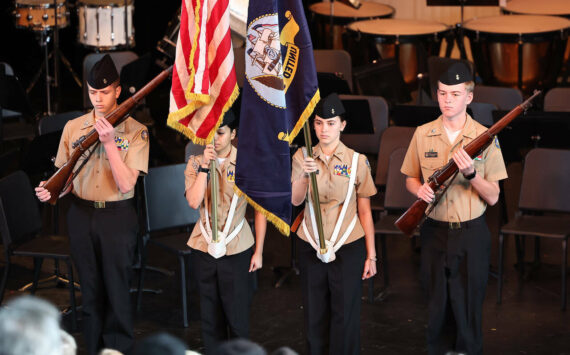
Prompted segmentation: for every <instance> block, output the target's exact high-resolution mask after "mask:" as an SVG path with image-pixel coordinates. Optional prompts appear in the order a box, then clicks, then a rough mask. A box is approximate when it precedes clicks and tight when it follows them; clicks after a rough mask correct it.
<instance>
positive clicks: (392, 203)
mask: <svg viewBox="0 0 570 355" xmlns="http://www.w3.org/2000/svg"><path fill="white" fill-rule="evenodd" d="M406 152H407V148H398V149H396V150H394V151H393V152H392V154H391V155H390V160H389V164H388V173H387V175H388V176H387V179H386V193H385V195H384V211H383V212H382V213H381V216H380V219H379V220H378V221H377V222H376V224H375V225H374V234H375V235H376V236H378V237H380V247H381V249H382V250H381V253H382V254H381V259H380V260H381V268H380V269H382V273H383V275H384V291H383V292H385V291H386V290H387V288H388V286H389V285H390V279H389V276H388V270H389V269H388V256H387V254H388V253H387V249H386V236H387V235H402V232H401V231H400V230H399V229H398V228H397V227H396V226H394V222H396V220H397V219H398V218H399V217H400V215H401V214H402V213H403V212H404V211H405V210H407V209H408V208H409V207H410V206H411V205H412V204H413V203H414V202H415V201H416V198H415V196H414V195H412V194H411V193H410V192H409V191H408V190H407V189H406V176H405V175H404V174H402V173H401V172H400V168H401V167H402V163H403V162H404V157H405V156H406ZM417 235H419V233H418V232H416V233H415V234H414V236H417ZM373 290H374V279H373V278H370V281H369V298H370V301H372V300H373V297H374V296H373Z"/></svg>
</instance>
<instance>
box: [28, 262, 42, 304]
mask: <svg viewBox="0 0 570 355" xmlns="http://www.w3.org/2000/svg"><path fill="white" fill-rule="evenodd" d="M43 262H44V258H39V257H35V258H34V280H33V283H32V287H31V288H30V293H31V294H32V295H33V294H34V293H36V289H37V288H38V280H39V279H40V272H41V270H42V264H43Z"/></svg>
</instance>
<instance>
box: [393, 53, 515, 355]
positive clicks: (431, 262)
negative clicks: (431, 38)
mask: <svg viewBox="0 0 570 355" xmlns="http://www.w3.org/2000/svg"><path fill="white" fill-rule="evenodd" d="M473 88H474V82H473V78H472V75H471V72H470V70H469V68H468V67H467V66H466V65H465V64H463V63H456V64H453V65H451V66H450V67H449V68H448V70H447V71H446V72H445V73H443V75H442V76H441V77H440V78H439V81H438V90H437V97H438V102H439V108H440V110H441V112H442V115H441V116H440V117H439V118H438V119H436V120H434V121H432V122H429V123H427V124H425V125H422V126H420V127H418V128H417V130H416V132H415V133H414V137H413V138H412V141H411V143H410V146H409V148H408V152H407V154H406V157H405V159H404V163H403V164H402V168H401V171H402V173H403V174H405V175H406V176H407V179H406V187H407V189H408V190H409V191H410V192H411V193H413V194H414V195H416V196H417V197H418V198H419V199H421V200H423V201H425V202H427V203H432V202H434V198H435V197H436V193H438V192H441V191H443V190H445V193H444V194H443V195H442V196H441V198H440V199H439V202H438V203H437V204H436V205H435V206H433V208H431V209H428V211H429V212H428V216H427V219H426V220H425V223H423V225H422V226H421V228H420V236H421V243H422V255H421V279H422V283H423V286H424V288H425V290H426V292H427V296H428V302H429V306H428V313H429V315H428V328H427V348H428V353H429V354H446V353H448V352H457V353H467V354H470V355H471V354H481V353H482V352H483V336H482V330H481V318H482V307H483V301H484V299H485V290H486V287H487V275H488V272H489V257H490V250H491V236H490V232H489V229H488V227H487V224H486V222H485V215H484V213H485V209H486V206H487V205H494V204H495V203H496V202H497V201H498V198H499V183H498V181H499V180H502V179H505V178H507V173H506V169H505V164H504V162H503V156H502V154H501V149H500V147H499V142H498V140H497V138H496V137H495V138H494V140H492V143H491V144H489V145H488V147H486V148H485V149H484V150H482V152H481V153H480V154H479V155H477V156H475V157H474V158H471V157H470V155H469V154H468V153H467V152H466V151H465V150H464V149H463V148H464V147H465V146H466V145H467V144H468V143H470V142H472V141H473V140H474V139H475V138H476V137H478V136H480V135H481V134H483V133H484V132H485V131H487V128H486V127H484V126H483V125H481V124H479V123H477V122H476V121H475V120H473V118H471V117H470V116H469V115H468V114H467V112H466V109H467V105H468V104H469V103H471V101H472V100H473ZM450 159H452V160H453V162H455V164H456V165H457V169H458V172H459V173H457V174H456V175H454V176H452V177H450V178H449V179H448V180H447V181H446V182H445V183H444V185H441V186H440V191H433V189H432V188H431V187H430V185H429V184H428V178H429V177H430V176H432V174H433V173H434V172H435V171H436V170H437V169H439V168H441V167H442V166H444V165H445V164H446V163H447V162H448V160H450ZM422 179H423V180H424V181H426V182H425V183H423V184H422V182H421V181H422ZM436 190H437V189H436Z"/></svg>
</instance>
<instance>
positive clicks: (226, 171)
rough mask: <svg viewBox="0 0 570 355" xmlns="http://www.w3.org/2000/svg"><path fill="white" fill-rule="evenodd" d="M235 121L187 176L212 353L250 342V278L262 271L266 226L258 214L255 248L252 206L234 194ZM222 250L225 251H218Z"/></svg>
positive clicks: (230, 118)
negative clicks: (214, 181) (212, 175)
mask: <svg viewBox="0 0 570 355" xmlns="http://www.w3.org/2000/svg"><path fill="white" fill-rule="evenodd" d="M235 124H236V121H235V116H234V114H233V113H232V111H231V110H229V111H228V112H226V114H225V116H224V120H223V122H222V124H221V126H220V128H218V130H217V132H216V134H215V138H214V142H215V143H214V145H212V144H209V145H207V146H206V148H205V150H204V154H203V155H199V156H190V158H189V160H188V165H187V166H186V170H185V172H184V175H185V176H186V179H185V181H186V183H185V184H186V199H187V200H188V204H189V205H190V207H192V208H200V220H199V221H198V223H196V226H195V227H194V230H193V231H192V234H191V235H190V239H189V240H188V246H190V247H191V248H192V249H194V250H195V251H196V253H195V255H196V256H197V258H198V262H197V263H198V272H197V273H198V283H199V290H200V317H201V323H202V338H203V341H204V345H205V347H206V352H207V353H212V352H213V351H214V350H215V348H216V346H217V345H218V344H219V343H221V342H223V341H225V340H228V339H230V338H248V337H249V312H250V305H251V285H252V284H251V281H252V279H251V274H250V273H251V272H253V271H255V270H258V269H261V267H262V261H263V258H262V254H263V243H264V240H265V230H266V227H267V221H266V219H265V217H264V216H263V214H261V213H259V212H257V211H256V212H255V246H254V237H253V233H252V231H251V229H250V227H249V224H248V223H247V221H246V220H245V211H246V207H247V201H246V200H245V198H243V197H239V198H238V197H237V195H235V193H234V185H235V168H236V154H237V149H236V148H235V147H234V146H232V144H231V141H232V139H234V138H235V136H236V132H237V131H236V128H235ZM211 160H216V161H217V169H216V170H217V174H218V185H219V187H218V188H219V192H218V204H217V211H218V230H219V232H218V237H219V239H220V241H219V243H212V242H211V237H212V235H211V234H212V233H211V228H212V226H211V219H210V216H211V211H212V206H211V201H212V198H211V192H212V190H211V185H210V183H209V180H210V179H209V165H210V161H211ZM214 244H222V245H221V246H222V249H223V250H222V251H221V252H220V250H219V249H216V250H214V249H215V248H213V247H214Z"/></svg>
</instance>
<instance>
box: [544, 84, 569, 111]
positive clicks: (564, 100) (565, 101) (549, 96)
mask: <svg viewBox="0 0 570 355" xmlns="http://www.w3.org/2000/svg"><path fill="white" fill-rule="evenodd" d="M544 111H559V112H560V111H562V112H568V111H570V88H554V89H552V90H549V91H548V92H547V93H546V95H545V96H544Z"/></svg>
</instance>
